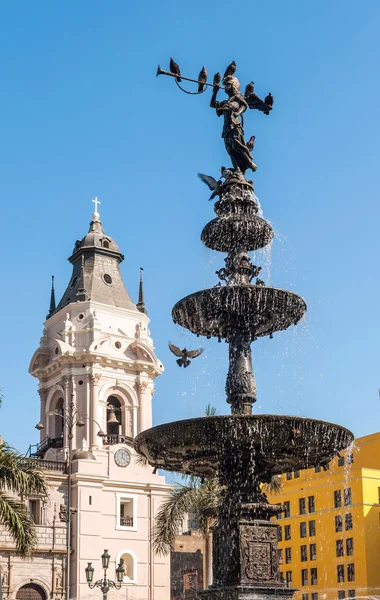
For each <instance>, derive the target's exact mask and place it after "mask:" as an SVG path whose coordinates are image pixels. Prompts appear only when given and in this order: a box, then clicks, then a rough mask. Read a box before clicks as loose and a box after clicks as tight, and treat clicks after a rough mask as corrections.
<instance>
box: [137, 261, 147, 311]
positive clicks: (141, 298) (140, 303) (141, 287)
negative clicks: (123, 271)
mask: <svg viewBox="0 0 380 600" xmlns="http://www.w3.org/2000/svg"><path fill="white" fill-rule="evenodd" d="M143 271H144V269H143V268H142V267H140V285H139V299H138V302H137V304H136V306H137V308H138V309H139V311H140V312H142V313H144V314H145V315H147V314H148V311H147V310H146V308H145V302H144V282H143Z"/></svg>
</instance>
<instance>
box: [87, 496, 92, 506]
mask: <svg viewBox="0 0 380 600" xmlns="http://www.w3.org/2000/svg"><path fill="white" fill-rule="evenodd" d="M88 503H89V505H90V506H91V505H92V496H89V497H88Z"/></svg>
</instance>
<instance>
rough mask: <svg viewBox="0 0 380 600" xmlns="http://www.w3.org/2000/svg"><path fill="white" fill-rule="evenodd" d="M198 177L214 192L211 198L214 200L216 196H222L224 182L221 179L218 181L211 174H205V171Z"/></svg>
mask: <svg viewBox="0 0 380 600" xmlns="http://www.w3.org/2000/svg"><path fill="white" fill-rule="evenodd" d="M198 177H199V179H201V180H202V181H203V183H205V184H206V185H207V186H208V188H209V189H210V190H211V191H212V194H211V196H210V198H209V200H213V199H214V198H216V196H220V195H221V192H222V182H221V181H220V180H219V181H217V180H216V179H214V177H212V176H211V175H204V173H198Z"/></svg>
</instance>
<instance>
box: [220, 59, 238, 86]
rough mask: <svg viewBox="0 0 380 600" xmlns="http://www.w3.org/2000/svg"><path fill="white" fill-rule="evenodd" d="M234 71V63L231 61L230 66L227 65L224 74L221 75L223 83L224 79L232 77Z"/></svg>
mask: <svg viewBox="0 0 380 600" xmlns="http://www.w3.org/2000/svg"><path fill="white" fill-rule="evenodd" d="M235 71H236V62H235V61H234V60H233V61H232V63H231V64H229V65H228V67H227V69H226V70H225V73H224V75H223V81H224V80H225V79H226V77H230V76H231V75H233V74H234V73H235Z"/></svg>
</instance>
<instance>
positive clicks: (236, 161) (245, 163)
mask: <svg viewBox="0 0 380 600" xmlns="http://www.w3.org/2000/svg"><path fill="white" fill-rule="evenodd" d="M224 86H225V87H224V90H225V92H226V94H227V95H228V100H223V101H222V102H218V101H217V99H216V96H217V94H218V92H219V89H220V86H219V84H215V85H214V87H213V92H212V97H211V102H210V106H211V108H215V109H216V114H217V115H218V117H221V116H222V115H223V116H224V125H223V132H222V137H223V139H224V144H225V146H226V150H227V152H228V154H229V156H230V158H231V161H232V165H233V167H234V169H235V171H240V172H241V173H242V174H243V175H244V173H245V172H246V170H247V169H251V170H252V171H256V169H257V167H256V165H255V163H254V162H253V157H252V154H251V153H250V151H249V150H248V148H247V145H246V143H245V141H244V129H243V125H242V122H241V115H242V114H243V113H245V111H246V110H247V108H248V103H247V101H246V99H245V98H244V96H243V94H241V93H240V83H239V80H238V79H237V78H236V77H234V76H233V75H228V76H227V77H225V78H224Z"/></svg>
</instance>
